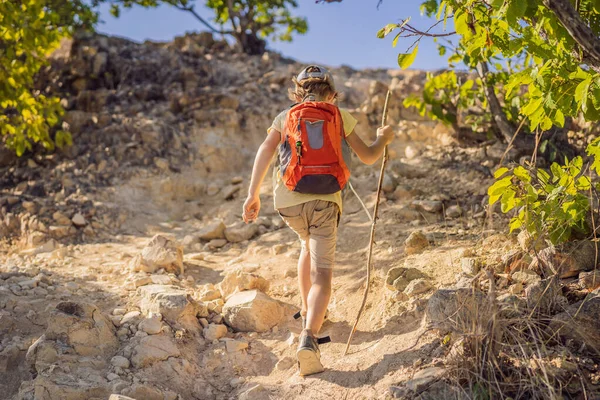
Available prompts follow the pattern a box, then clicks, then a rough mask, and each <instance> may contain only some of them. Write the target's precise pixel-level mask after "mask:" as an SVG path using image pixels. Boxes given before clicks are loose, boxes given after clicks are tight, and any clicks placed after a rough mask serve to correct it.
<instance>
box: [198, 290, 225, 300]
mask: <svg viewBox="0 0 600 400" xmlns="http://www.w3.org/2000/svg"><path fill="white" fill-rule="evenodd" d="M220 298H221V292H220V291H219V290H218V289H209V290H206V291H204V292H202V293H201V294H200V301H212V300H217V299H220Z"/></svg>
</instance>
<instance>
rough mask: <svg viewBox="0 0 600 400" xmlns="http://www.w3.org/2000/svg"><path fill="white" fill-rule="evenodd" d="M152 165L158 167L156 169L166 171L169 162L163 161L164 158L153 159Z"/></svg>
mask: <svg viewBox="0 0 600 400" xmlns="http://www.w3.org/2000/svg"><path fill="white" fill-rule="evenodd" d="M154 165H156V166H157V167H158V169H160V170H162V171H168V170H169V168H170V167H169V161H167V160H165V159H164V158H160V157H156V158H154Z"/></svg>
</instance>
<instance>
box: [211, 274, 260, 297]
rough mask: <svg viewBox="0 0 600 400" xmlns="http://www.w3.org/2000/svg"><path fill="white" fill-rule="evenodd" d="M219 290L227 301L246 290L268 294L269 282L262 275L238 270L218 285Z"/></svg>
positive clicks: (226, 276)
mask: <svg viewBox="0 0 600 400" xmlns="http://www.w3.org/2000/svg"><path fill="white" fill-rule="evenodd" d="M217 289H218V290H219V291H220V292H221V296H222V297H223V298H224V299H227V298H228V297H229V296H231V295H232V294H234V293H237V292H241V291H244V290H252V289H257V290H260V291H261V292H266V291H267V290H269V281H267V280H266V279H265V278H263V277H262V276H260V275H257V274H253V273H250V272H244V271H242V270H239V269H237V270H234V271H232V272H230V273H228V274H227V275H225V278H224V279H223V280H222V281H221V283H219V284H218V285H217ZM221 296H219V297H221Z"/></svg>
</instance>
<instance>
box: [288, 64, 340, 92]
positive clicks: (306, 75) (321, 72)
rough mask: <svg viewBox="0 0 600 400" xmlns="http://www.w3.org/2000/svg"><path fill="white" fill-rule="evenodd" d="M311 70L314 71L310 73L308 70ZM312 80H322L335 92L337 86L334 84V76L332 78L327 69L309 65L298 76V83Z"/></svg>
mask: <svg viewBox="0 0 600 400" xmlns="http://www.w3.org/2000/svg"><path fill="white" fill-rule="evenodd" d="M309 68H312V69H313V70H312V71H310V72H308V71H307V70H308V69H309ZM311 78H314V79H321V80H323V81H324V82H326V83H328V84H329V86H331V89H333V90H335V85H334V84H333V76H331V73H330V72H329V71H328V70H327V68H325V67H321V66H320V65H309V66H308V67H306V68H304V69H303V70H302V72H300V73H299V74H298V76H297V77H296V80H297V81H298V83H302V81H303V80H305V79H311Z"/></svg>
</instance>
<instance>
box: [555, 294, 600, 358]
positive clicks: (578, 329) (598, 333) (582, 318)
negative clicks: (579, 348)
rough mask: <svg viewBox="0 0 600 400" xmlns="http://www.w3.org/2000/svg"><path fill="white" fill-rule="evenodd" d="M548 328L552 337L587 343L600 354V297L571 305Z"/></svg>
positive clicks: (589, 298) (588, 298)
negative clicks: (556, 336)
mask: <svg viewBox="0 0 600 400" xmlns="http://www.w3.org/2000/svg"><path fill="white" fill-rule="evenodd" d="M548 328H549V330H550V333H551V334H552V335H558V336H559V337H560V338H562V339H563V340H568V339H572V340H575V341H576V342H579V343H585V344H586V345H587V346H588V347H590V348H591V349H593V350H594V351H595V352H596V353H598V354H600V296H593V297H591V296H589V297H587V298H585V299H584V300H582V301H580V302H578V303H575V304H571V305H570V306H568V307H567V308H566V309H565V311H564V312H562V313H560V314H557V315H555V316H554V317H553V318H552V321H550V325H549V327H548Z"/></svg>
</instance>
